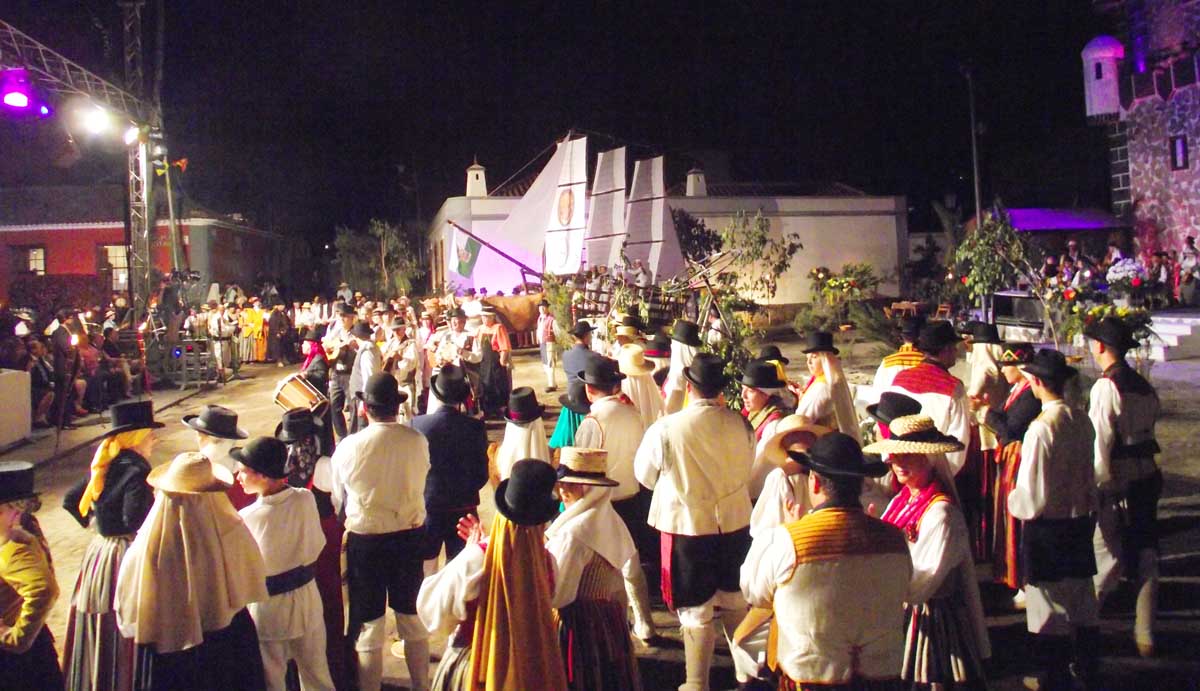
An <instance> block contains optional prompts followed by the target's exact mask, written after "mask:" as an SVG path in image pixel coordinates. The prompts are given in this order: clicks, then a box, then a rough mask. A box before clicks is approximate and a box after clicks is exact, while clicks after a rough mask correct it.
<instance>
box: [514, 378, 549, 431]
mask: <svg viewBox="0 0 1200 691" xmlns="http://www.w3.org/2000/svg"><path fill="white" fill-rule="evenodd" d="M545 409H546V407H545V406H543V405H542V404H541V403H538V399H537V394H536V393H534V392H533V387H530V386H518V387H517V388H515V389H513V390H512V393H510V394H509V395H508V407H506V408H505V409H504V417H506V418H508V419H509V420H512V421H513V422H518V423H523V422H533V421H534V420H536V419H538V418H540V417H541V416H542V411H544V410H545Z"/></svg>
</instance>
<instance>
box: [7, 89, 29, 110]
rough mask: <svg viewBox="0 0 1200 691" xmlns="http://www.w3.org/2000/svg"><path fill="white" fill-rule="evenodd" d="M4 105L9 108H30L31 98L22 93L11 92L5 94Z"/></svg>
mask: <svg viewBox="0 0 1200 691" xmlns="http://www.w3.org/2000/svg"><path fill="white" fill-rule="evenodd" d="M4 105H6V106H8V107H9V108H28V107H29V96H28V95H27V94H23V93H21V92H20V91H9V92H7V93H5V94H4Z"/></svg>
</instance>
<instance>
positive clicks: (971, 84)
mask: <svg viewBox="0 0 1200 691" xmlns="http://www.w3.org/2000/svg"><path fill="white" fill-rule="evenodd" d="M959 70H960V71H961V72H962V75H963V76H964V77H966V79H967V101H968V107H969V110H970V116H971V174H972V176H973V178H974V185H975V224H976V225H978V224H979V223H980V222H981V221H982V219H980V214H981V213H982V212H983V206H982V202H981V198H982V196H983V195H982V194H980V192H979V143H978V134H979V130H978V128H977V126H976V125H975V77H974V75H973V74H972V73H971V68H970V67H967V66H966V65H963V66H961V67H959Z"/></svg>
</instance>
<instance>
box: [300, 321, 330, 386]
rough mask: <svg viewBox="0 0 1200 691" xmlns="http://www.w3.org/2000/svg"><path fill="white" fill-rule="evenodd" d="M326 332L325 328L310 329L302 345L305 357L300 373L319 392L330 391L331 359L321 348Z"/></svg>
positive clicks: (315, 327) (301, 351)
mask: <svg viewBox="0 0 1200 691" xmlns="http://www.w3.org/2000/svg"><path fill="white" fill-rule="evenodd" d="M324 331H325V328H324V327H322V326H313V327H310V328H309V329H308V330H307V331H306V332H305V333H304V340H303V341H302V342H301V343H300V354H301V355H303V356H304V359H303V360H302V361H301V363H300V371H301V372H303V373H304V378H305V379H307V380H308V383H309V384H312V385H313V387H315V388H316V390H317V391H328V390H329V379H330V371H329V370H330V365H329V359H328V358H327V357H326V356H325V349H324V348H322V347H321V337H322V336H323V335H324Z"/></svg>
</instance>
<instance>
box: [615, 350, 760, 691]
mask: <svg viewBox="0 0 1200 691" xmlns="http://www.w3.org/2000/svg"><path fill="white" fill-rule="evenodd" d="M683 376H684V379H685V381H686V382H687V394H688V396H690V398H691V402H690V403H689V404H688V406H687V407H686V408H684V409H683V410H681V411H679V412H677V413H673V414H669V415H667V416H666V417H664V418H662V419H660V420H659V421H658V422H655V423H654V424H653V425H651V426H650V428H649V429H648V430H646V435H645V436H644V437H643V438H642V443H641V446H639V447H638V451H637V455H636V457H635V458H634V472H635V474H636V476H637V479H638V481H639V482H641V483H642V485H644V486H645V487H647V488H649V489H651V490H653V491H654V496H653V499H652V500H651V503H650V515H649V523H650V525H651V526H653V527H654V528H655V529H656V530H658V531H659V533H660V537H661V539H662V541H663V544H662V550H661V551H662V554H663V560H664V563H663V565H662V594H663V600H664V601H665V602H666V603H667V606H668V607H669V608H671V609H672V610H674V611H675V612H677V613H678V615H679V624H680V630H681V633H682V634H683V647H684V655H685V665H686V674H687V679H686V682H685V683H684V685H683V686H681V687H680V689H682V690H683V691H706V690H707V689H708V677H709V668H710V667H711V665H712V655H713V647H714V645H715V643H716V631H715V630H714V629H713V627H712V622H713V618H714V615H715V614H716V613H717V612H718V611H719V618H720V620H721V624H722V625H723V626H724V628H725V635H726V637H727V638H728V637H731V636H732V635H733V632H734V629H735V628H736V627H737V625H738V623H739V622H740V621H741V620H742V618H743V617H744V616H745V614H746V609H747V608H746V601H745V599H743V597H742V593H741V591H740V589H739V588H738V572H737V569H738V566H739V565H740V564H741V563H742V561H743V559H744V558H745V556H746V552H747V550H748V549H749V547H750V532H749V525H750V492H749V489H748V483H749V480H750V465H751V463H752V462H753V460H754V432H753V431H752V430H751V429H750V425H749V424H747V423H746V420H745V418H743V417H742V416H741V415H739V414H738V413H735V412H734V411H732V410H730V409H729V408H727V407H726V406H725V405H724V396H723V395H722V393H721V391H722V390H723V389H724V387H725V384H726V383H727V378H726V375H725V361H724V360H722V359H721V358H719V357H717V356H715V355H710V354H707V353H703V354H700V355H697V356H696V357H695V359H694V360H692V364H691V365H690V366H688V367H685V368H684V369H683Z"/></svg>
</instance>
